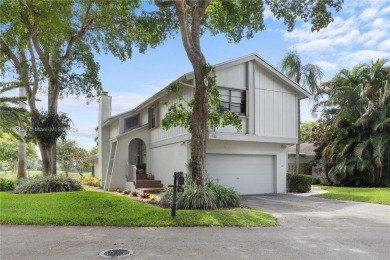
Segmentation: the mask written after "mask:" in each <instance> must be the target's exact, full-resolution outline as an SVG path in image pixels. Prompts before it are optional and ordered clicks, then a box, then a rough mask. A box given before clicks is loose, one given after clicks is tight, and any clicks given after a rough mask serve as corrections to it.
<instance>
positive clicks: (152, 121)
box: [148, 104, 158, 129]
mask: <svg viewBox="0 0 390 260" xmlns="http://www.w3.org/2000/svg"><path fill="white" fill-rule="evenodd" d="M148 124H149V129H153V128H156V127H158V105H157V104H156V105H154V106H151V107H149V109H148Z"/></svg>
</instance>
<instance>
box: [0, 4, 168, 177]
mask: <svg viewBox="0 0 390 260" xmlns="http://www.w3.org/2000/svg"><path fill="white" fill-rule="evenodd" d="M143 4H144V1H142V0H103V1H102V0H92V1H83V0H72V1H62V2H61V4H59V3H58V2H57V1H46V0H21V1H11V0H9V1H2V2H0V12H1V14H2V15H1V17H0V24H1V37H0V50H1V52H0V67H1V68H4V67H5V68H8V67H9V66H8V67H7V66H6V65H4V62H5V63H7V62H8V64H11V65H12V66H11V68H13V69H14V71H15V72H16V74H15V75H16V78H18V80H20V81H21V82H22V85H24V87H25V88H26V92H27V98H28V104H29V107H30V110H31V112H32V118H33V119H34V118H39V117H42V116H44V115H39V113H40V111H38V110H37V108H36V104H35V101H36V94H37V91H38V89H39V88H42V89H44V92H45V93H47V96H48V105H47V109H46V110H47V113H48V114H49V116H50V117H56V116H57V113H58V111H57V109H58V100H59V98H60V97H63V96H66V95H76V96H80V95H84V96H85V97H86V98H87V99H88V100H92V99H93V98H95V97H96V96H98V95H100V94H101V93H102V92H103V88H102V86H101V83H100V80H99V75H98V72H99V64H98V63H97V62H96V61H95V59H94V54H95V53H97V54H100V53H101V52H109V53H111V54H112V55H114V56H115V57H117V58H119V59H120V60H125V59H128V58H131V55H132V52H133V49H134V48H138V50H139V51H140V52H141V53H143V52H145V50H146V49H147V48H148V47H156V46H157V45H159V44H161V43H162V42H163V41H164V40H165V39H166V38H167V37H169V35H170V34H171V33H172V32H174V31H175V25H174V23H173V22H172V21H171V20H172V16H171V15H170V14H169V13H167V12H165V11H164V10H147V9H148V8H146V7H145V6H143ZM9 70H10V69H9ZM29 82H33V84H32V86H30V84H28V83H29ZM44 113H45V112H44ZM38 121H39V120H35V121H34V120H33V123H34V122H38ZM33 127H34V126H33ZM50 134H51V132H50V131H48V132H47V133H46V136H48V138H49V139H55V138H56V135H55V134H53V135H50ZM37 139H38V138H37ZM37 143H38V145H39V148H40V151H41V155H42V160H43V166H44V167H43V168H44V169H43V172H44V174H49V173H52V174H55V172H56V156H55V151H56V149H55V145H56V142H55V141H54V142H49V141H43V142H41V141H40V140H37Z"/></svg>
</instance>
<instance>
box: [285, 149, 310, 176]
mask: <svg viewBox="0 0 390 260" xmlns="http://www.w3.org/2000/svg"><path fill="white" fill-rule="evenodd" d="M295 147H296V145H295V144H294V145H292V146H290V147H289V148H288V171H289V172H294V171H295V157H296V150H295V149H296V148H295ZM314 149H315V147H314V144H312V143H302V144H301V145H300V154H299V173H301V174H307V175H311V174H312V167H311V165H310V162H312V161H313V160H314V157H315V155H316V154H315V152H314Z"/></svg>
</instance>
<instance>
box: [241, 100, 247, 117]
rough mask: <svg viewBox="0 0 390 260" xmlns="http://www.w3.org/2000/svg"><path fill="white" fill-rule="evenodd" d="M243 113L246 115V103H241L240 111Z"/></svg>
mask: <svg viewBox="0 0 390 260" xmlns="http://www.w3.org/2000/svg"><path fill="white" fill-rule="evenodd" d="M240 113H241V114H244V115H246V104H245V103H244V104H241V111H240Z"/></svg>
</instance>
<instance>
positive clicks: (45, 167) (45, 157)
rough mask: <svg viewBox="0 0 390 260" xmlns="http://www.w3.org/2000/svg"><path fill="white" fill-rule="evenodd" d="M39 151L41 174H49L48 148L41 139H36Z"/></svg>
mask: <svg viewBox="0 0 390 260" xmlns="http://www.w3.org/2000/svg"><path fill="white" fill-rule="evenodd" d="M38 147H39V151H40V152H41V157H42V175H43V176H49V175H50V152H49V149H48V148H47V147H46V146H45V145H43V144H42V142H41V141H38Z"/></svg>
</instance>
